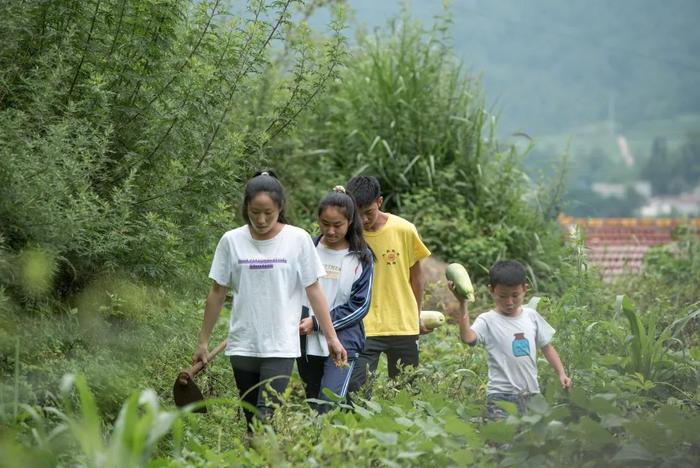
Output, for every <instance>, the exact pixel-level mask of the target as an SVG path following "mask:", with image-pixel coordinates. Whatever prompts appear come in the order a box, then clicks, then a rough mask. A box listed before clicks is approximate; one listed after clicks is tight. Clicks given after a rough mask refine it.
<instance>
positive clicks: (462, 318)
mask: <svg viewBox="0 0 700 468" xmlns="http://www.w3.org/2000/svg"><path fill="white" fill-rule="evenodd" d="M447 287H448V289H449V290H450V291H451V292H452V294H454V296H455V298H457V301H459V312H458V315H457V317H456V318H457V322H458V323H459V338H460V339H461V340H462V342H463V343H467V344H468V345H469V346H474V345H475V344H476V339H477V336H476V333H475V332H474V330H472V327H471V323H470V321H469V308H468V307H467V300H466V299H465V298H463V297H461V296H460V295H458V294H457V293H456V292H455V289H454V283H453V282H452V281H448V282H447Z"/></svg>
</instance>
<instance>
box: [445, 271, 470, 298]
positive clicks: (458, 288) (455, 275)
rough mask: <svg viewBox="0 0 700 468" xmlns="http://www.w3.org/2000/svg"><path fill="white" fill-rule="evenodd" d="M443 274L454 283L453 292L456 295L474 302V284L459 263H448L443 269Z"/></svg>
mask: <svg viewBox="0 0 700 468" xmlns="http://www.w3.org/2000/svg"><path fill="white" fill-rule="evenodd" d="M445 276H446V277H447V279H448V280H450V281H452V282H453V283H454V285H455V292H456V293H457V295H458V296H460V297H461V298H463V299H466V300H467V301H469V302H474V286H472V280H471V279H470V278H469V273H467V269H466V268H464V267H463V266H462V265H460V264H459V263H450V264H449V265H447V269H445Z"/></svg>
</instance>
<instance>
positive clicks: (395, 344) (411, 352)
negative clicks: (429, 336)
mask: <svg viewBox="0 0 700 468" xmlns="http://www.w3.org/2000/svg"><path fill="white" fill-rule="evenodd" d="M385 340H386V342H387V350H386V357H387V363H388V366H389V377H390V378H392V379H395V378H396V377H398V376H399V374H400V373H401V371H400V369H399V363H401V366H404V367H405V366H413V367H418V335H407V336H387V337H385Z"/></svg>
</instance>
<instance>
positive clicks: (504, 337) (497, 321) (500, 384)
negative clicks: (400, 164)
mask: <svg viewBox="0 0 700 468" xmlns="http://www.w3.org/2000/svg"><path fill="white" fill-rule="evenodd" d="M489 280H490V281H489V283H490V284H489V290H490V292H491V297H493V300H494V303H495V308H494V309H492V310H490V311H488V312H485V313H483V314H480V315H479V316H478V317H477V318H476V320H475V321H474V325H471V326H470V323H469V312H468V310H467V301H466V299H464V298H462V297H460V296H459V295H457V294H456V293H455V291H454V285H453V284H452V282H448V287H449V289H450V291H452V293H453V294H454V295H455V297H456V298H457V300H458V301H459V305H460V312H459V316H458V321H459V336H460V338H461V340H462V341H463V342H464V343H467V344H468V345H470V346H475V345H477V344H479V345H482V346H484V348H485V349H486V352H487V354H488V369H489V370H488V377H489V380H488V389H487V399H486V407H487V410H488V414H489V417H490V418H494V419H500V418H503V417H505V416H506V414H505V412H504V411H503V410H502V409H501V408H500V407H498V406H497V405H496V403H495V402H496V401H510V402H514V403H516V404H517V405H518V408H519V410H520V411H524V409H525V406H526V404H527V401H528V399H529V398H530V396H531V395H533V394H536V393H540V387H539V384H538V382H537V355H536V351H537V348H540V350H541V351H542V354H543V355H544V357H545V358H546V359H547V361H548V362H549V364H550V365H551V366H552V368H553V369H554V371H555V372H556V373H557V375H558V376H559V383H560V384H561V387H562V388H564V389H568V388H569V387H570V386H571V379H570V378H569V377H568V376H567V375H566V371H565V370H564V366H563V365H562V363H561V359H560V358H559V354H558V353H557V351H556V350H555V349H554V346H552V344H551V340H552V337H553V336H554V333H555V330H554V328H552V327H551V326H550V325H549V324H548V323H547V321H546V320H545V319H544V318H542V316H541V315H540V314H538V313H537V311H536V310H534V309H530V308H528V307H523V305H522V304H523V299H524V297H525V293H526V292H527V277H526V274H525V268H523V266H522V265H521V264H520V263H519V262H517V261H515V260H501V261H498V262H496V263H495V264H494V265H493V266H492V267H491V269H490V271H489Z"/></svg>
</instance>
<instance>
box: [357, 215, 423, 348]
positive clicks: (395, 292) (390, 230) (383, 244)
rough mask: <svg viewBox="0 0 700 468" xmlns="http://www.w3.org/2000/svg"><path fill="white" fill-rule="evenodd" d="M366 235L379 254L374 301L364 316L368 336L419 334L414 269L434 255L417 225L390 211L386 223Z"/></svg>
mask: <svg viewBox="0 0 700 468" xmlns="http://www.w3.org/2000/svg"><path fill="white" fill-rule="evenodd" d="M364 238H365V240H366V241H367V243H368V244H369V246H370V247H371V248H372V250H373V251H374V253H375V255H376V256H377V262H376V263H375V265H374V282H373V284H372V303H371V306H370V311H369V314H367V317H365V319H364V324H365V334H366V335H367V336H391V335H417V334H418V333H419V331H420V330H419V326H418V305H417V304H416V297H415V296H414V295H413V289H411V280H410V278H411V277H410V269H411V267H412V266H413V265H414V264H415V263H416V262H417V261H419V260H421V259H423V258H425V257H427V256H428V255H430V250H428V248H427V247H426V246H425V244H423V242H422V241H421V239H420V237H419V236H418V231H416V227H415V226H414V225H413V224H412V223H410V222H409V221H406V220H405V219H403V218H401V217H399V216H395V215H392V214H390V215H389V219H388V220H387V222H386V224H385V225H384V226H383V227H382V228H381V229H379V230H378V231H374V232H367V231H365V233H364Z"/></svg>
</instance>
